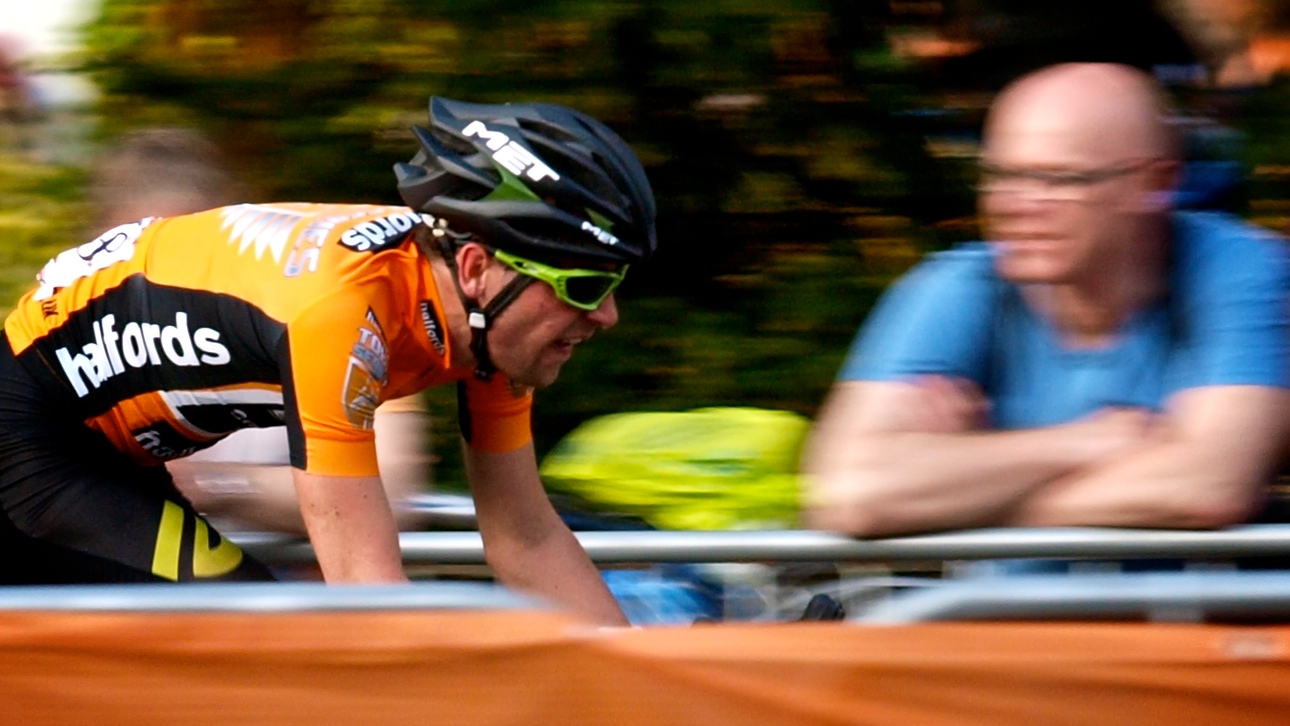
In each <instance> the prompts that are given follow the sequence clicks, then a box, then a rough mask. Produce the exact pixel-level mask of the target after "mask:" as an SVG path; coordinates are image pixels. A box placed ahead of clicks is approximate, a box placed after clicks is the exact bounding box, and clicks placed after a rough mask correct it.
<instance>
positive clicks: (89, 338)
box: [5, 203, 532, 476]
mask: <svg viewBox="0 0 1290 726" xmlns="http://www.w3.org/2000/svg"><path fill="white" fill-rule="evenodd" d="M420 223H421V219H420V217H419V216H418V215H417V214H415V213H414V212H413V211H412V210H410V209H408V208H406V207H397V206H373V205H340V204H305V203H283V204H243V205H238V206H232V207H223V208H219V209H213V210H210V211H206V212H201V213H198V214H191V215H186V216H181V217H171V218H155V219H154V218H149V219H145V220H142V221H140V222H137V223H131V224H126V225H122V226H120V227H117V228H115V229H112V230H110V231H108V232H106V233H104V234H103V235H101V236H100V237H99V238H98V239H96V240H94V241H93V242H90V243H88V244H85V245H81V246H80V247H77V248H75V249H71V250H68V251H66V252H63V253H62V254H60V255H59V256H58V257H57V258H55V259H53V260H51V261H50V262H49V263H48V264H47V265H46V266H45V268H44V269H43V270H42V271H41V273H40V275H39V277H38V282H39V287H38V288H37V289H36V290H33V291H32V292H30V293H28V294H27V295H25V296H24V297H23V298H22V299H21V300H20V301H19V303H18V306H17V308H16V309H15V310H14V311H13V313H12V314H10V315H9V317H8V319H7V320H6V321H5V333H6V335H7V337H8V339H9V343H10V345H11V346H12V348H13V351H14V354H15V355H16V356H17V358H18V360H19V361H20V362H21V363H22V364H23V366H24V368H25V369H27V370H28V371H30V372H31V373H32V375H33V376H35V377H36V378H37V380H39V381H43V382H45V384H46V385H45V386H44V387H45V388H46V390H47V391H48V392H49V393H50V394H51V396H52V397H54V398H55V400H54V401H53V402H51V404H52V405H59V406H63V407H65V410H68V411H70V412H71V413H72V414H73V415H74V416H76V417H77V418H78V419H79V420H83V421H84V422H85V424H86V425H88V426H90V427H91V428H93V429H96V430H98V431H100V432H102V433H103V435H105V436H106V437H107V438H108V439H109V440H110V441H111V442H112V443H113V445H115V446H116V447H117V448H118V449H120V450H121V451H123V452H126V453H127V454H129V455H130V456H132V457H133V458H134V459H135V460H136V461H138V462H140V463H143V464H160V463H162V462H164V461H166V460H168V459H173V458H177V457H181V456H186V455H188V454H190V453H192V452H194V451H196V450H198V449H201V448H205V447H207V446H209V445H211V444H213V443H214V442H215V441H217V440H219V439H220V438H222V437H223V436H225V435H227V434H229V433H231V432H232V431H235V430H237V429H240V428H246V427H260V426H274V425H285V426H287V429H288V439H289V441H290V442H291V443H290V446H291V463H292V465H293V466H295V467H297V468H300V469H303V470H305V471H308V472H311V473H316V474H323V475H334V476H375V475H376V474H377V466H376V453H375V446H374V440H373V431H372V421H373V415H374V411H375V409H376V406H377V405H378V404H379V403H380V402H381V401H383V400H386V399H388V398H396V397H399V396H405V395H408V394H412V393H416V392H417V391H420V390H422V389H424V388H426V387H428V386H432V385H436V384H440V383H447V382H450V381H461V382H462V386H463V393H464V395H463V396H462V399H463V400H462V403H461V406H462V410H461V411H460V412H459V415H460V417H461V419H462V422H463V427H462V428H463V432H464V434H465V435H466V437H467V439H468V441H469V442H470V444H471V446H472V447H474V448H476V449H479V450H483V451H507V450H511V449H515V448H518V447H520V446H522V445H524V444H525V443H527V442H528V441H529V440H530V437H531V433H530V429H529V411H530V407H531V403H532V399H531V395H530V394H529V393H528V392H527V391H526V390H525V391H519V390H513V387H512V386H511V384H510V383H509V381H508V380H507V379H506V378H505V377H504V376H502V375H496V376H493V377H492V378H491V379H490V380H489V381H481V380H478V379H477V378H476V377H475V376H473V375H472V374H471V371H470V370H469V369H466V368H460V367H459V368H453V367H451V366H450V364H449V360H450V354H451V351H450V345H451V343H450V341H449V340H448V336H447V335H446V332H445V319H444V313H443V304H442V301H441V298H440V294H439V291H438V289H437V288H436V286H435V284H434V277H433V275H432V274H431V267H430V262H429V260H427V259H426V258H425V256H424V255H423V254H422V253H421V252H420V251H419V250H418V249H417V247H416V244H415V243H414V242H413V241H412V239H411V237H412V235H411V231H412V229H413V228H414V227H415V226H416V225H418V224H420Z"/></svg>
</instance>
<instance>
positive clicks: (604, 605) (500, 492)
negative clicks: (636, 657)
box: [464, 443, 627, 625]
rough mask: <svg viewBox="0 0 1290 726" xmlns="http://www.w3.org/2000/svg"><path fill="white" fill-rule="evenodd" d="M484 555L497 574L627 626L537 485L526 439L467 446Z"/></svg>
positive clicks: (598, 617)
mask: <svg viewBox="0 0 1290 726" xmlns="http://www.w3.org/2000/svg"><path fill="white" fill-rule="evenodd" d="M464 452H465V461H466V470H467V474H468V476H469V477H470V489H471V493H472V494H473V495H474V500H475V515H476V517H477V519H478V521H479V531H480V534H481V535H482V536H483V539H484V552H485V557H486V558H487V560H488V564H489V565H490V566H491V567H492V569H493V572H494V573H495V574H496V576H497V579H498V580H499V581H500V582H502V583H503V584H504V585H506V586H507V587H511V588H514V589H516V590H520V591H524V592H528V593H531V594H534V595H537V596H539V597H542V598H545V599H547V600H550V601H553V602H555V603H558V604H560V605H562V606H564V607H566V608H569V609H570V610H572V611H573V612H575V613H578V614H580V615H582V616H583V617H586V618H589V619H591V620H594V621H596V622H598V623H601V624H604V625H627V619H626V617H625V616H624V615H623V612H622V609H620V608H619V607H618V603H617V601H615V600H614V597H613V595H611V594H610V592H609V589H608V588H607V587H606V586H605V583H604V580H602V579H601V577H600V573H599V571H597V570H596V567H595V565H593V564H592V562H591V559H590V558H589V557H587V553H586V552H585V551H584V550H583V549H582V545H581V544H579V543H578V540H577V538H576V537H574V536H573V532H571V531H570V530H569V528H568V526H566V525H565V523H564V521H563V520H561V519H560V516H559V515H558V514H557V513H556V511H555V507H553V506H552V504H551V500H550V499H549V498H548V497H547V494H546V491H545V490H544V489H543V488H542V482H541V480H540V479H539V477H538V471H537V456H536V455H535V454H534V451H533V444H532V443H528V444H526V445H524V446H522V447H521V448H519V449H516V450H514V451H508V452H504V453H491V452H482V451H478V450H476V449H473V448H471V447H470V446H469V445H466V446H465V447H464Z"/></svg>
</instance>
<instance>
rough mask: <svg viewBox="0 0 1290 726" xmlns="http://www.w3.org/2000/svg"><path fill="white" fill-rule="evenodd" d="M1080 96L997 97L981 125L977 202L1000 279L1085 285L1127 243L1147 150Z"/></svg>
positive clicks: (1111, 115)
mask: <svg viewBox="0 0 1290 726" xmlns="http://www.w3.org/2000/svg"><path fill="white" fill-rule="evenodd" d="M1079 95H1080V94H1078V93H1077V92H1075V93H1072V94H1071V97H1070V99H1069V102H1063V99H1061V98H1057V99H1056V100H1054V98H1053V94H1051V93H1049V94H1043V95H1041V96H1040V97H1038V98H1036V97H1035V94H1030V96H1029V97H1028V98H1027V97H1023V98H1012V99H1008V98H1005V99H1004V100H1003V101H1001V104H1000V106H999V107H998V108H996V109H995V111H994V112H993V113H992V118H991V119H990V123H989V124H988V125H987V129H986V137H985V144H984V148H983V154H982V160H983V167H984V168H983V173H982V177H981V179H980V182H979V197H978V201H979V206H980V212H981V220H982V225H983V230H982V231H983V233H984V235H985V238H986V239H987V240H989V241H990V242H992V243H994V244H995V245H996V248H997V251H998V252H999V256H998V258H997V263H996V264H997V266H998V269H999V272H1000V274H1001V275H1002V276H1003V277H1005V278H1007V279H1011V280H1013V281H1016V282H1044V283H1079V282H1081V281H1087V280H1088V279H1089V278H1090V277H1095V276H1097V275H1098V274H1099V273H1100V272H1101V271H1104V270H1106V269H1107V268H1108V267H1110V266H1113V265H1115V264H1116V260H1117V257H1118V256H1119V255H1121V254H1124V253H1125V252H1124V250H1125V249H1126V248H1127V247H1129V246H1130V244H1129V242H1130V240H1127V239H1126V237H1131V236H1132V234H1133V232H1132V231H1133V229H1134V224H1135V216H1136V214H1137V212H1138V210H1140V209H1141V208H1142V207H1141V205H1140V204H1139V203H1138V202H1139V200H1141V198H1142V197H1143V195H1144V194H1146V193H1147V191H1148V190H1147V188H1146V184H1145V183H1144V179H1145V178H1146V171H1147V169H1148V167H1149V166H1150V164H1151V163H1152V159H1151V153H1152V149H1150V148H1149V146H1144V144H1143V143H1141V141H1142V135H1141V134H1139V133H1135V132H1136V128H1134V127H1135V126H1137V125H1139V124H1136V122H1134V121H1133V120H1132V119H1122V118H1117V117H1116V115H1115V111H1114V110H1108V109H1105V108H1102V107H1099V106H1098V105H1097V104H1089V103H1086V101H1087V99H1084V101H1085V102H1081V101H1080V99H1079ZM1105 105H1106V104H1101V106H1105ZM1129 115H1131V114H1129Z"/></svg>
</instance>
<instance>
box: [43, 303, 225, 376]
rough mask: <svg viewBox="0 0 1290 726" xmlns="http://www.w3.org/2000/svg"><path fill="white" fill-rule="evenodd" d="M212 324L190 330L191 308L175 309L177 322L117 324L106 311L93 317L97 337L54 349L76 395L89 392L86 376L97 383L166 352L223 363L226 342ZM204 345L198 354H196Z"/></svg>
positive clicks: (177, 359) (170, 357) (196, 361)
mask: <svg viewBox="0 0 1290 726" xmlns="http://www.w3.org/2000/svg"><path fill="white" fill-rule="evenodd" d="M219 338H220V334H219V331H217V330H215V329H213V328H198V329H196V330H194V331H192V332H191V333H190V332H189V330H188V313H182V312H180V313H175V323H174V325H160V324H158V323H137V322H129V323H126V324H125V326H124V327H123V328H121V330H120V332H118V331H117V330H116V316H115V315H104V316H103V317H102V318H101V319H99V320H95V321H94V342H93V343H86V344H85V345H84V346H82V347H81V352H80V353H77V354H75V355H73V354H72V353H71V352H70V351H69V350H68V349H67V348H59V349H58V350H56V351H55V352H54V354H55V355H56V356H57V357H58V362H59V364H60V365H62V367H63V374H64V375H66V376H67V380H68V382H69V383H71V385H72V388H73V389H74V390H75V391H76V395H77V396H79V397H84V396H87V395H89V392H90V389H89V387H88V386H86V385H85V384H86V382H87V381H88V382H89V383H90V384H91V385H93V386H94V387H95V388H98V387H99V386H101V385H103V382H104V381H106V380H107V379H109V378H111V377H112V376H115V375H117V374H119V373H123V372H125V369H126V366H129V367H131V368H142V367H144V366H147V365H154V366H155V365H161V364H162V357H163V356H164V357H165V360H167V361H169V362H170V363H172V364H174V365H177V366H199V365H203V364H204V365H211V366H222V365H225V364H227V363H228V362H229V360H230V357H229V354H228V348H226V347H224V345H223V344H222V343H220V342H219ZM198 351H200V352H201V353H200V355H199V354H198Z"/></svg>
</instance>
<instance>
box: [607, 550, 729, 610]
mask: <svg viewBox="0 0 1290 726" xmlns="http://www.w3.org/2000/svg"><path fill="white" fill-rule="evenodd" d="M603 576H604V579H605V584H606V585H608V586H609V591H610V592H611V593H613V596H614V597H615V598H616V599H617V600H618V604H619V606H621V607H622V609H623V613H624V614H626V615H627V619H628V621H630V622H631V624H632V625H690V624H691V623H694V622H695V621H700V620H702V621H708V620H713V621H715V620H720V619H721V617H722V594H721V593H722V588H721V586H720V585H718V584H716V583H714V582H712V581H711V580H708V579H707V578H705V577H703V576H702V575H701V574H699V572H698V571H697V570H696V569H695V568H694V567H693V566H692V565H688V564H663V565H655V566H653V567H650V568H649V569H645V570H607V571H605V572H604V573H603Z"/></svg>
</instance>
